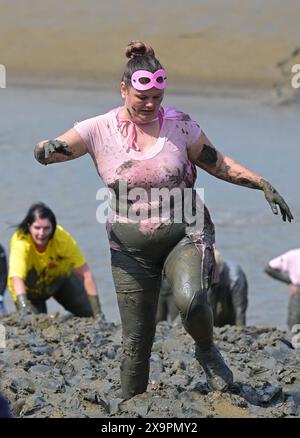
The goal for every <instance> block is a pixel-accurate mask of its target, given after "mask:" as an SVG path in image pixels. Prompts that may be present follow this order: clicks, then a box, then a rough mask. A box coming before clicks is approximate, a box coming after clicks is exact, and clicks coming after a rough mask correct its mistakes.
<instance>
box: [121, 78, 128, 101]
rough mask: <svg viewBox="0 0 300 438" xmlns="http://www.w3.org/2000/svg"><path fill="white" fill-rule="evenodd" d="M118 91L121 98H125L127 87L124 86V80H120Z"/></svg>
mask: <svg viewBox="0 0 300 438" xmlns="http://www.w3.org/2000/svg"><path fill="white" fill-rule="evenodd" d="M120 93H121V97H122V99H125V98H126V94H127V87H126V85H125V82H124V81H122V82H121V83H120Z"/></svg>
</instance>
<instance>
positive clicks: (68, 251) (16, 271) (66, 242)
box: [8, 225, 86, 301]
mask: <svg viewBox="0 0 300 438" xmlns="http://www.w3.org/2000/svg"><path fill="white" fill-rule="evenodd" d="M85 263H86V262H85V259H84V257H83V255H82V254H81V251H80V249H79V248H78V245H77V243H76V240H75V239H73V237H72V236H71V235H70V234H69V233H68V232H67V231H65V230H64V229H63V228H62V227H61V226H60V225H57V227H56V230H55V233H54V236H53V238H52V239H51V240H50V241H49V243H48V245H47V248H46V251H45V252H38V251H37V249H36V247H35V245H34V243H33V241H32V238H31V234H30V233H28V234H24V233H23V232H22V231H19V230H17V231H15V233H14V234H13V235H12V237H11V240H10V256H9V273H8V288H9V290H10V292H11V294H12V296H13V299H14V301H16V293H15V291H14V288H13V284H12V279H11V277H20V278H22V279H23V280H24V282H25V286H26V291H27V292H29V293H30V295H31V296H32V295H33V296H36V298H39V297H41V298H42V297H47V296H48V294H49V289H50V288H49V286H50V285H51V284H52V285H53V284H54V281H55V280H57V279H59V278H65V277H68V276H69V275H70V274H71V271H72V270H73V269H76V268H79V267H80V266H82V265H84V264H85Z"/></svg>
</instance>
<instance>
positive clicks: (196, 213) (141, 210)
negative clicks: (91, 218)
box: [96, 181, 204, 230]
mask: <svg viewBox="0 0 300 438" xmlns="http://www.w3.org/2000/svg"><path fill="white" fill-rule="evenodd" d="M96 199H97V200H98V201H101V203H100V205H99V206H98V208H97V211H96V219H97V221H98V222H99V223H101V224H103V223H106V222H107V221H108V222H109V223H115V222H119V223H141V222H145V221H146V222H148V223H151V224H159V223H161V222H169V221H170V222H172V223H185V224H186V225H187V226H190V227H191V228H192V229H195V228H196V229H198V230H199V229H202V228H203V225H204V189H203V188H194V189H192V188H182V189H181V188H179V187H175V188H172V189H168V188H166V187H164V188H154V187H152V188H151V189H149V190H146V189H145V188H143V187H134V188H133V189H128V185H127V182H126V181H118V184H117V186H116V187H115V188H114V189H112V188H106V187H104V188H101V189H99V190H98V191H97V193H96Z"/></svg>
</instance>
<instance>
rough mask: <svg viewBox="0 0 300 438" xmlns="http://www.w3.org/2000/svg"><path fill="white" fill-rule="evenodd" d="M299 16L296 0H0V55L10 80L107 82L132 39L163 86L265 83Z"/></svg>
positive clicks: (297, 41) (275, 74)
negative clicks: (159, 68) (152, 53)
mask: <svg viewBox="0 0 300 438" xmlns="http://www.w3.org/2000/svg"><path fill="white" fill-rule="evenodd" d="M299 17H300V2H299V1H298V0H285V1H284V2H282V1H281V0H264V1H261V0H245V1H240V0H205V1H204V0H186V1H182V0H172V1H163V0H152V1H151V2H150V1H142V0H131V1H129V0H128V1H124V0H113V1H111V2H104V1H99V0H85V1H84V2H83V1H82V0H69V1H67V2H62V1H61V0H51V1H36V0H21V1H16V0H1V2H0V63H1V64H4V65H5V66H6V67H7V71H8V80H11V81H12V80H13V79H14V81H17V82H24V81H25V80H28V79H29V78H30V80H31V81H33V82H35V83H36V82H40V81H45V80H47V81H48V82H52V83H56V84H57V83H70V81H74V82H76V83H78V80H81V81H84V82H86V81H91V80H95V81H98V82H101V83H102V85H103V82H104V81H105V83H106V84H108V85H110V84H111V83H115V81H116V80H117V79H119V77H120V75H121V72H122V69H123V65H124V62H125V57H124V55H123V53H124V48H125V46H126V44H127V42H128V41H130V40H132V39H141V40H145V41H148V42H149V43H151V44H152V45H153V47H154V48H155V49H156V52H157V56H158V57H159V58H160V59H161V61H162V62H163V64H164V65H165V67H166V68H167V71H168V76H169V79H171V80H170V85H171V87H172V84H173V86H174V84H175V82H176V83H180V86H181V89H183V87H188V86H193V87H195V86H196V87H201V90H200V91H203V90H204V89H205V87H206V86H210V87H217V88H219V87H221V88H225V87H227V86H228V85H229V86H232V85H234V86H235V87H239V88H249V87H252V86H264V87H267V88H270V87H271V86H272V84H273V83H274V81H276V80H277V79H279V78H280V72H279V70H278V68H277V67H276V63H277V62H278V61H281V60H282V59H285V58H287V57H288V55H289V54H290V53H291V52H292V51H293V49H295V47H296V46H299V45H300V26H299ZM293 61H294V63H296V62H298V61H299V62H300V58H299V59H298V58H297V59H295V60H293Z"/></svg>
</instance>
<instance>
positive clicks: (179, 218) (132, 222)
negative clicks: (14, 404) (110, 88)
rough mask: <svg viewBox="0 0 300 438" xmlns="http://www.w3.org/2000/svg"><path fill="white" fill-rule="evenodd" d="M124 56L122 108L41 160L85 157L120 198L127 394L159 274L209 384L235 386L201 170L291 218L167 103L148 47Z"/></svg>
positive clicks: (118, 273) (112, 236)
mask: <svg viewBox="0 0 300 438" xmlns="http://www.w3.org/2000/svg"><path fill="white" fill-rule="evenodd" d="M126 57H127V58H129V61H128V62H127V64H126V66H125V70H124V74H123V77H122V81H121V84H120V92H121V96H122V98H123V101H124V103H123V105H122V106H120V107H118V108H114V109H112V110H111V111H109V112H108V113H106V114H103V115H100V116H97V117H93V118H91V119H88V120H85V121H83V122H80V123H77V124H75V126H74V128H71V129H70V130H69V131H67V132H66V133H65V134H63V135H61V136H59V137H57V138H56V139H55V140H45V141H42V142H40V143H39V144H38V145H37V146H36V148H35V158H36V159H37V160H38V161H39V162H40V163H41V164H44V165H46V164H50V163H55V162H61V161H67V160H72V159H74V158H78V157H80V156H82V155H84V154H86V153H89V154H90V155H91V157H92V158H93V161H94V163H95V166H96V168H97V171H98V174H99V176H100V177H101V179H102V180H103V182H104V183H105V185H106V186H107V187H109V188H110V192H111V195H112V196H111V197H112V198H114V199H115V200H116V203H115V204H116V208H115V209H113V212H112V214H111V215H110V218H109V219H108V224H107V231H108V238H109V241H110V248H111V266H112V274H113V279H114V283H115V288H116V292H117V299H118V305H119V310H120V315H121V321H122V330H123V355H122V362H121V384H122V391H123V396H124V398H130V397H133V396H134V395H136V394H139V393H142V392H144V391H146V388H147V384H148V377H149V362H150V354H151V348H152V343H153V339H154V334H155V317H156V308H157V302H158V295H159V289H160V282H161V273H162V271H163V273H164V275H165V276H166V278H167V279H168V282H169V283H170V285H171V287H172V290H173V294H174V300H175V303H176V306H177V307H178V309H179V311H180V315H181V318H182V322H183V325H184V327H185V329H186V331H187V332H188V333H189V334H190V335H191V336H192V338H193V339H194V341H195V346H196V351H195V354H196V359H197V360H198V362H199V363H200V365H201V366H202V367H203V369H204V371H205V374H206V378H207V382H208V385H209V387H210V388H211V389H213V390H221V391H223V390H226V389H228V388H229V387H230V386H231V384H232V383H233V375H232V372H231V370H230V369H229V368H228V366H227V365H226V364H225V362H224V360H223V358H222V356H221V354H220V352H219V350H218V349H217V347H216V346H215V345H214V343H213V317H212V311H211V308H210V306H209V304H208V302H207V291H208V289H209V287H210V283H211V279H212V276H213V273H214V266H215V260H214V251H213V249H214V248H213V245H214V225H213V223H212V221H211V219H210V215H209V212H208V210H207V209H206V208H205V207H203V205H202V203H201V200H199V197H197V196H196V191H195V189H194V184H195V181H196V166H198V167H200V168H201V169H204V170H205V171H207V172H209V173H210V174H211V175H213V176H215V177H217V178H221V179H223V180H225V181H228V182H231V183H233V184H238V185H241V186H244V187H249V188H252V189H258V190H262V191H263V192H264V195H265V197H266V199H267V201H268V202H269V203H270V205H271V208H272V210H273V212H274V213H275V214H277V212H278V211H277V205H278V206H279V208H280V211H281V214H282V217H283V220H284V221H285V220H286V218H287V219H288V220H289V221H291V219H292V218H293V217H292V214H291V212H290V210H289V208H288V206H287V204H286V203H285V201H284V200H283V198H282V197H281V196H280V195H279V194H278V192H277V191H276V190H275V189H274V188H273V187H272V186H271V184H269V183H268V182H267V181H265V180H264V179H263V178H262V177H260V176H258V175H256V174H255V173H253V172H252V171H250V170H249V169H247V168H245V167H244V166H243V165H241V164H238V163H237V162H235V161H234V160H233V159H231V158H229V157H227V156H225V155H222V154H221V153H220V152H219V151H218V150H217V149H216V148H215V147H214V146H213V144H212V143H211V142H210V141H209V139H208V138H207V136H206V135H205V133H204V132H203V130H202V129H201V127H200V126H199V125H198V124H197V123H196V122H194V121H193V120H192V119H191V118H190V117H189V115H188V114H186V113H184V112H182V111H179V110H177V109H176V108H168V107H163V106H162V105H161V104H162V100H163V98H164V90H165V87H166V84H167V79H166V72H165V70H164V68H163V66H162V65H161V64H160V62H159V61H158V60H157V58H156V57H155V54H154V50H153V48H152V47H150V46H147V45H146V44H144V43H143V42H139V41H133V42H131V43H130V44H129V45H128V47H127V48H126ZM163 189H164V190H167V191H169V192H168V193H170V192H171V191H172V190H175V189H176V190H177V192H176V193H177V195H178V191H179V193H180V194H181V197H180V198H177V196H176V197H174V198H172V199H173V203H172V200H171V203H170V204H171V205H170V208H169V213H170V214H166V212H165V211H164V209H163V207H164V203H163V202H162V201H161V197H158V198H157V197H155V196H154V192H155V190H156V192H155V193H156V194H157V190H163ZM191 193H192V194H191ZM185 195H186V196H185ZM185 198H187V199H185ZM124 200H125V201H124ZM112 204H113V203H112ZM124 204H125V208H124ZM190 204H192V205H190ZM180 206H181V207H182V211H181V213H182V214H178V208H177V207H180ZM179 210H180V209H179ZM186 210H189V211H192V213H193V214H190V213H188V212H187V211H186Z"/></svg>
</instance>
